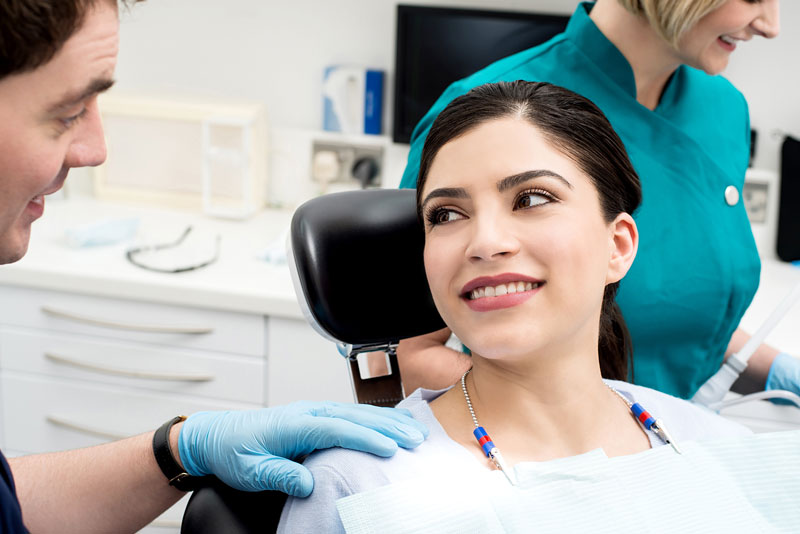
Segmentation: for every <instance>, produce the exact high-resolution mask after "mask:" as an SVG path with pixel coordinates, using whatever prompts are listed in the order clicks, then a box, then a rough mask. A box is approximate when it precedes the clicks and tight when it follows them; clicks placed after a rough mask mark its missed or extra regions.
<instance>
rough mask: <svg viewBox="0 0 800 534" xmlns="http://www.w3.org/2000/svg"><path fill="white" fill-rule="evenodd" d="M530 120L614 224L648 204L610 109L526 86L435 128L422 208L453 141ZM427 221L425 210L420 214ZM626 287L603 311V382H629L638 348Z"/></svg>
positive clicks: (610, 293) (504, 85)
mask: <svg viewBox="0 0 800 534" xmlns="http://www.w3.org/2000/svg"><path fill="white" fill-rule="evenodd" d="M504 117H518V118H521V119H525V120H527V121H529V122H530V123H531V124H532V125H533V126H535V127H536V128H537V129H538V130H539V131H540V132H541V133H542V135H544V137H545V138H546V139H547V140H548V141H549V142H550V143H551V144H552V145H553V146H554V147H555V148H556V149H558V150H559V151H561V152H562V153H563V154H565V155H566V156H567V157H569V158H570V159H572V160H573V161H574V162H575V164H576V165H577V166H578V167H579V168H580V169H581V170H582V171H583V172H584V173H586V175H587V176H589V177H590V178H591V180H592V182H593V183H594V185H595V187H596V189H597V192H598V194H599V196H600V207H601V209H602V211H603V217H604V218H605V220H606V222H611V221H613V220H614V219H615V218H616V216H617V215H619V214H620V213H623V212H625V213H631V214H632V213H633V212H634V211H635V210H636V208H637V207H638V206H639V204H640V203H641V200H642V188H641V184H640V182H639V176H638V175H637V174H636V171H635V170H634V169H633V165H631V162H630V160H629V159H628V153H627V152H626V151H625V146H624V145H623V144H622V141H621V140H620V138H619V136H617V134H616V132H615V131H614V129H613V128H612V127H611V124H610V123H609V122H608V119H606V117H605V115H603V112H602V111H600V109H599V108H598V107H597V106H595V105H594V104H593V103H592V102H590V101H589V100H587V99H586V98H584V97H582V96H580V95H578V94H576V93H573V92H572V91H569V90H567V89H564V88H562V87H558V86H555V85H552V84H549V83H532V82H524V81H516V82H500V83H492V84H486V85H481V86H479V87H476V88H474V89H472V90H471V91H470V92H468V93H467V94H465V95H462V96H460V97H458V98H456V99H455V100H453V101H452V102H450V104H449V105H448V106H447V107H446V108H445V109H444V111H442V112H441V113H440V114H439V116H438V117H437V118H436V120H435V121H434V123H433V126H431V130H430V133H428V137H427V139H426V140H425V146H424V147H423V149H422V157H421V160H420V168H419V179H418V181H417V211H418V213H419V211H420V202H421V201H422V189H423V187H424V185H425V180H426V179H427V176H428V171H429V170H430V167H431V164H432V163H433V159H434V158H435V157H436V154H437V153H438V152H439V150H440V149H441V148H442V147H443V146H444V145H446V144H447V143H449V142H450V141H452V140H453V139H455V138H457V137H459V136H461V135H464V134H465V133H467V132H468V131H470V130H472V129H473V128H475V127H477V126H478V125H480V124H482V123H484V122H486V121H489V120H494V119H500V118H504ZM419 215H420V217H421V213H419ZM618 287H619V282H617V283H613V284H608V285H607V286H606V288H605V293H604V296H603V306H602V311H601V314H600V339H599V342H598V350H599V354H600V370H601V371H602V374H603V377H605V378H613V379H617V380H627V378H628V368H629V365H630V366H631V369H632V365H633V362H632V345H631V340H630V334H629V333H628V328H627V327H626V326H625V320H624V319H623V317H622V312H621V310H620V309H619V306H618V305H617V303H616V302H615V301H614V298H615V296H616V294H617V288H618Z"/></svg>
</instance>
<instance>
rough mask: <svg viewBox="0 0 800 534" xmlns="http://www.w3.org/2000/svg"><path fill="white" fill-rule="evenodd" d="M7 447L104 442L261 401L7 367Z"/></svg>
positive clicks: (1, 384) (3, 379)
mask: <svg viewBox="0 0 800 534" xmlns="http://www.w3.org/2000/svg"><path fill="white" fill-rule="evenodd" d="M0 391H2V410H3V411H2V422H3V427H4V435H5V443H4V444H3V446H4V447H7V448H9V449H13V450H17V451H24V452H26V453H38V452H47V451H56V450H64V449H74V448H78V447H87V446H90V445H98V444H100V443H105V442H107V441H112V440H114V439H119V438H123V437H128V436H133V435H136V434H140V433H142V432H147V431H152V430H154V429H156V428H157V427H158V426H159V425H161V424H162V423H163V422H164V421H166V420H168V419H170V418H171V417H174V416H176V415H179V414H185V415H188V414H191V413H194V412H197V411H202V410H228V409H251V408H258V407H259V406H258V405H254V404H244V403H232V402H212V401H208V400H206V399H202V398H198V397H187V396H182V395H166V394H153V393H146V394H145V393H142V392H139V391H136V390H133V389H130V388H112V387H106V386H101V385H96V384H90V383H85V382H81V381H67V380H61V379H54V378H47V377H45V378H41V377H37V376H33V375H29V374H27V373H18V372H15V371H3V372H2V375H0Z"/></svg>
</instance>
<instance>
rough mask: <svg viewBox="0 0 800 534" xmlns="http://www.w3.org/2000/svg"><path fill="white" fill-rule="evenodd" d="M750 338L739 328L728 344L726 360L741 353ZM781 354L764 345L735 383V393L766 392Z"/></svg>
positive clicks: (799, 385) (799, 386) (756, 352)
mask: <svg viewBox="0 0 800 534" xmlns="http://www.w3.org/2000/svg"><path fill="white" fill-rule="evenodd" d="M750 337H751V336H750V334H748V333H747V332H745V331H744V330H742V329H741V328H737V329H736V331H734V333H733V336H731V341H730V343H728V349H727V350H726V351H725V359H727V358H728V357H729V356H730V355H731V354H734V353H736V352H739V351H740V350H741V349H742V347H744V345H745V343H747V341H748V340H749V339H750ZM779 352H780V351H779V350H778V349H776V348H774V347H771V346H769V345H767V344H766V343H762V344H761V345H760V346H759V347H758V349H756V351H755V352H754V353H753V356H752V357H751V358H750V360H749V361H748V362H747V368H746V369H745V370H744V372H743V373H742V374H741V375H740V376H739V379H738V380H737V381H736V382H734V384H733V388H732V389H733V391H735V392H736V393H741V394H743V395H746V394H748V393H755V392H756V391H764V390H765V389H766V387H767V377H768V376H769V372H770V369H771V367H772V364H773V363H774V361H775V357H776V356H777V355H778V353H779ZM798 388H800V384H798ZM773 389H774V388H773Z"/></svg>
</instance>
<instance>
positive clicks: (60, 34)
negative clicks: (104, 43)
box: [0, 0, 140, 79]
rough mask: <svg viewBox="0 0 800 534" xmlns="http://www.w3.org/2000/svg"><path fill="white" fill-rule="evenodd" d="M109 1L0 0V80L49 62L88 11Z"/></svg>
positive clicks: (132, 0) (124, 1)
mask: <svg viewBox="0 0 800 534" xmlns="http://www.w3.org/2000/svg"><path fill="white" fill-rule="evenodd" d="M111 1H115V0H0V79H3V78H5V77H6V76H9V75H11V74H17V73H22V72H26V71H31V70H34V69H36V68H37V67H40V66H41V65H44V64H45V63H47V62H48V61H50V60H51V59H52V58H53V56H54V55H55V54H56V52H58V51H59V50H60V49H61V47H62V46H63V45H64V43H65V42H66V41H67V39H69V38H70V36H72V34H73V33H75V31H77V30H78V28H80V26H81V24H82V23H83V19H84V17H85V15H86V12H87V11H88V10H89V8H91V7H92V6H93V5H94V4H96V3H97V2H111ZM137 1H140V0H121V1H120V3H121V4H133V3H135V2H137Z"/></svg>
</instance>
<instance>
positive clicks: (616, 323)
mask: <svg viewBox="0 0 800 534" xmlns="http://www.w3.org/2000/svg"><path fill="white" fill-rule="evenodd" d="M618 287H619V282H617V283H614V284H609V285H607V286H606V289H605V293H604V294H603V308H602V311H601V312H600V340H599V342H598V353H599V355H600V372H601V374H602V375H603V378H610V379H612V380H623V381H627V380H628V370H630V374H631V379H632V378H633V344H632V342H631V336H630V333H629V332H628V327H627V326H626V325H625V319H624V318H623V317H622V310H621V309H620V308H619V305H618V304H617V303H616V301H615V300H614V297H616V295H617V288H618Z"/></svg>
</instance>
